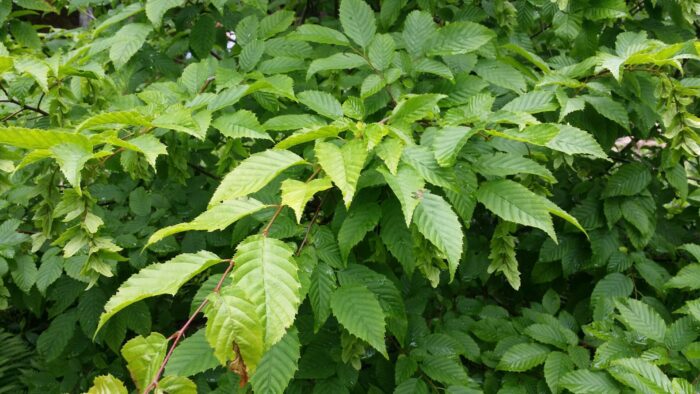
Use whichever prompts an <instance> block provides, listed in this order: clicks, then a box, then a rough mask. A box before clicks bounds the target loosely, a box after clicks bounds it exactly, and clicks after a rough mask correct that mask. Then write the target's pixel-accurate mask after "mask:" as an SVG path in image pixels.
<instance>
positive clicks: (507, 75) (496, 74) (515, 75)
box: [474, 59, 527, 93]
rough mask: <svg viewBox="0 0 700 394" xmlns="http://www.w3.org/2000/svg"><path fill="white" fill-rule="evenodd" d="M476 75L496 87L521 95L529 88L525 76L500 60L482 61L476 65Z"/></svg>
mask: <svg viewBox="0 0 700 394" xmlns="http://www.w3.org/2000/svg"><path fill="white" fill-rule="evenodd" d="M474 71H475V72H476V75H478V76H480V77H481V78H483V79H484V80H485V81H486V82H490V83H492V84H494V85H496V86H500V87H502V88H505V89H509V90H512V91H514V92H516V93H521V92H523V91H524V90H525V88H526V87H527V83H526V82H525V78H524V77H523V74H522V73H520V71H518V70H517V69H516V68H515V67H513V66H511V65H509V64H506V63H504V62H500V61H498V60H490V59H486V60H481V61H479V63H478V64H477V65H476V67H475V69H474Z"/></svg>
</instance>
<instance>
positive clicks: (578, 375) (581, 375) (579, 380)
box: [559, 369, 620, 394]
mask: <svg viewBox="0 0 700 394" xmlns="http://www.w3.org/2000/svg"><path fill="white" fill-rule="evenodd" d="M559 387H562V388H565V389H567V390H571V391H572V392H573V393H575V394H617V393H619V392H620V390H619V389H618V388H617V385H616V384H615V382H614V381H613V380H612V379H610V377H608V374H606V373H605V372H592V371H590V370H587V369H578V370H576V371H571V372H568V373H567V374H566V375H564V376H562V377H561V379H560V380H559Z"/></svg>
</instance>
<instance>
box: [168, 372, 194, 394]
mask: <svg viewBox="0 0 700 394" xmlns="http://www.w3.org/2000/svg"><path fill="white" fill-rule="evenodd" d="M158 389H159V390H162V391H163V392H165V393H168V394H197V385H196V384H195V383H194V382H193V381H191V380H190V379H187V378H186V377H184V376H166V377H164V378H163V379H161V380H160V381H158Z"/></svg>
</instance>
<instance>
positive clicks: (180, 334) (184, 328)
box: [144, 259, 235, 394]
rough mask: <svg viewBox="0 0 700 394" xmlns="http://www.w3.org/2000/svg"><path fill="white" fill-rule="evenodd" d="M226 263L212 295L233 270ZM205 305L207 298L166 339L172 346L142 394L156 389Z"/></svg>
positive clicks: (231, 264) (232, 263)
mask: <svg viewBox="0 0 700 394" xmlns="http://www.w3.org/2000/svg"><path fill="white" fill-rule="evenodd" d="M228 261H229V264H228V267H226V271H224V274H223V275H221V279H219V283H217V284H216V287H215V288H214V291H213V292H214V293H219V291H220V290H221V286H222V285H223V284H224V280H226V277H227V276H228V274H229V273H230V272H231V270H232V269H233V266H234V264H235V263H234V261H233V259H229V260H228ZM207 303H209V299H208V298H205V299H204V300H203V301H202V303H201V304H199V306H198V307H197V309H195V311H194V313H192V315H191V316H190V318H189V319H187V321H186V322H185V324H183V325H182V327H181V328H180V329H179V330H177V331H176V332H175V333H174V334H173V335H171V336H170V337H168V341H170V340H171V339H173V344H172V345H170V350H168V354H167V355H166V356H165V358H164V359H163V362H161V364H160V368H158V372H157V373H156V375H155V376H154V377H153V381H152V382H151V384H149V385H148V387H146V389H145V390H144V393H146V394H148V393H150V392H151V390H153V389H155V388H156V387H158V380H159V379H160V376H161V375H162V374H163V371H164V370H165V365H166V364H168V361H169V360H170V357H171V356H172V355H173V352H174V351H175V347H176V346H177V344H178V343H179V342H180V340H181V339H182V337H184V336H185V332H186V331H187V328H189V326H190V324H192V322H193V321H194V319H195V318H196V317H197V315H198V314H199V312H201V311H202V309H204V307H205V306H206V305H207Z"/></svg>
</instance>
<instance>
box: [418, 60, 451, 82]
mask: <svg viewBox="0 0 700 394" xmlns="http://www.w3.org/2000/svg"><path fill="white" fill-rule="evenodd" d="M413 70H414V71H416V72H419V73H426V74H433V75H437V76H439V77H442V78H445V79H449V80H450V81H453V80H454V75H452V70H450V68H449V67H448V66H447V65H446V64H445V63H443V62H439V61H437V60H433V59H428V58H422V59H420V60H418V61H417V62H415V63H413Z"/></svg>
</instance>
